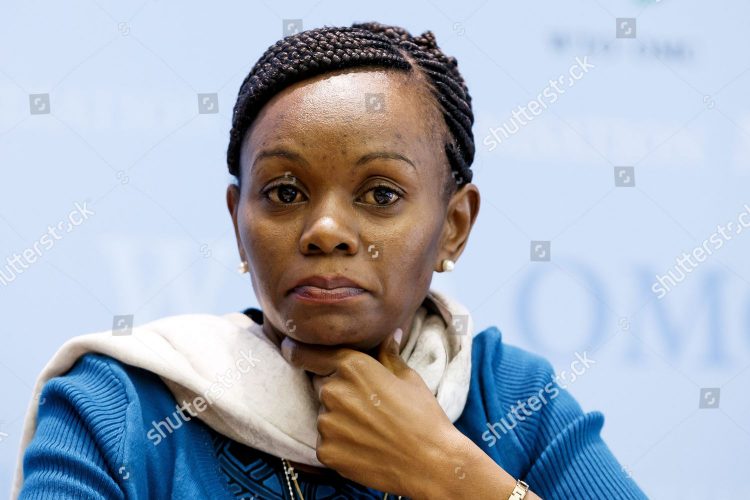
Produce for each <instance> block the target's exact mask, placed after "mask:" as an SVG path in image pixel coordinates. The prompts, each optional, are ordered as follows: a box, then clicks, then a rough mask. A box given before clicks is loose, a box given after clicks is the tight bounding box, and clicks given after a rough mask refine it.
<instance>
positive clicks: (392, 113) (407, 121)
mask: <svg viewBox="0 0 750 500" xmlns="http://www.w3.org/2000/svg"><path fill="white" fill-rule="evenodd" d="M420 78H421V77H420V76H418V75H417V73H416V71H411V72H403V71H396V70H387V69H374V68H367V69H364V68H360V69H354V70H342V71H337V72H334V73H326V74H323V75H319V76H317V77H315V78H311V79H308V80H304V81H302V82H299V83H296V84H294V85H291V86H289V87H287V88H285V89H284V90H282V91H281V92H279V93H278V94H276V95H275V96H274V97H273V98H272V99H271V100H270V101H269V102H268V103H267V104H266V105H265V106H264V107H263V109H262V110H261V111H260V113H259V114H258V116H257V118H256V119H255V120H254V122H253V124H252V126H251V128H250V129H249V130H248V132H247V134H246V135H245V140H244V142H243V146H242V157H243V158H244V159H242V160H241V161H242V162H243V164H244V162H245V161H246V160H247V159H248V158H251V157H252V152H253V150H256V151H257V149H259V148H261V147H265V146H271V145H273V144H276V143H278V142H283V143H292V144H295V145H297V146H299V147H303V148H305V147H310V148H313V147H330V146H336V147H337V148H338V149H339V150H344V151H362V150H364V149H366V148H368V147H379V146H390V147H398V148H402V149H404V150H405V151H409V152H410V153H411V154H412V155H414V156H422V157H423V158H422V160H423V161H426V160H427V157H429V158H432V159H434V158H438V157H439V155H440V154H442V145H441V143H440V142H438V141H440V140H441V138H442V134H443V126H442V125H444V124H442V117H440V115H439V113H438V111H437V108H436V103H435V101H434V97H432V96H431V95H430V94H429V91H428V90H427V88H426V87H425V86H424V84H423V83H422V80H421V79H420ZM435 124H438V125H439V126H437V127H436V126H435Z"/></svg>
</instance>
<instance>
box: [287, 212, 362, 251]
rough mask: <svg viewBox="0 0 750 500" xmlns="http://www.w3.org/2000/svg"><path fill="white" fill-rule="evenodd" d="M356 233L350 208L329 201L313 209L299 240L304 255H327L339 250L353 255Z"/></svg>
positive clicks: (355, 247)
mask: <svg viewBox="0 0 750 500" xmlns="http://www.w3.org/2000/svg"><path fill="white" fill-rule="evenodd" d="M358 241H359V239H358V232H357V230H356V221H355V220H354V216H353V215H352V214H351V207H350V206H349V207H344V206H342V204H341V203H336V202H335V201H334V200H329V201H326V202H324V203H321V204H320V206H318V207H316V208H314V209H313V210H312V212H311V213H310V217H309V218H308V223H307V224H306V225H305V229H304V231H303V232H302V236H301V238H300V251H301V252H302V254H304V255H314V254H318V253H322V254H329V253H333V252H334V251H335V250H341V251H343V252H344V253H345V254H348V255H354V254H356V253H357V250H358Z"/></svg>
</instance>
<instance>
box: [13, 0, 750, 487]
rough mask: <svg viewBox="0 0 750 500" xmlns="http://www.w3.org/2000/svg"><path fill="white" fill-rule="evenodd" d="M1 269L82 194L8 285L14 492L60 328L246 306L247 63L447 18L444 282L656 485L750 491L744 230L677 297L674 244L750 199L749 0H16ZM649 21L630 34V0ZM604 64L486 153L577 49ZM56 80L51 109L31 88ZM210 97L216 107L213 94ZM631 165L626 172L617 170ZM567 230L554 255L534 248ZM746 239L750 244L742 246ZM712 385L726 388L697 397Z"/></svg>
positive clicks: (95, 327) (749, 320)
mask: <svg viewBox="0 0 750 500" xmlns="http://www.w3.org/2000/svg"><path fill="white" fill-rule="evenodd" d="M2 11H3V14H2V16H0V18H1V20H0V26H1V29H0V169H2V177H0V179H2V183H1V184H0V186H2V192H1V193H2V194H1V195H0V267H2V266H3V265H4V264H5V259H6V257H10V256H12V254H13V253H14V252H15V253H18V252H21V251H23V249H25V248H29V247H30V246H32V245H33V243H34V242H35V241H38V240H39V238H40V237H41V235H42V234H44V233H45V232H46V231H47V226H48V225H50V224H56V223H57V222H58V221H60V220H62V219H64V218H65V217H67V214H68V213H69V212H70V211H71V210H73V209H74V208H75V203H76V202H78V203H79V204H82V203H83V202H87V203H88V206H89V207H90V209H91V210H93V211H94V212H95V215H93V216H91V217H90V218H89V219H88V220H86V221H85V222H84V223H83V224H81V225H79V226H76V227H74V228H73V230H72V231H70V232H69V233H66V234H65V235H64V237H63V238H62V239H60V240H59V241H56V242H55V244H54V246H53V247H52V248H50V249H49V250H48V251H46V252H45V253H44V254H43V255H42V257H41V258H40V259H39V260H38V261H37V262H35V263H34V264H33V265H31V266H30V267H29V268H28V269H27V270H25V271H24V272H23V273H21V274H19V275H17V276H15V279H14V280H13V281H12V282H10V283H8V284H6V285H4V286H3V285H0V314H1V315H2V318H3V323H4V326H3V329H2V337H1V340H2V343H1V344H0V381H1V382H0V391H2V392H1V393H0V394H1V395H2V404H1V405H0V432H2V434H0V470H1V471H2V473H1V474H0V490H2V491H8V489H9V488H10V482H11V478H12V473H13V470H14V467H15V460H16V452H17V447H18V443H19V440H20V433H21V429H22V421H23V415H24V413H25V411H26V406H27V403H28V401H29V398H30V397H31V392H32V387H33V383H34V380H35V379H36V376H37V374H38V373H39V371H40V370H41V368H42V367H43V366H44V364H45V363H46V361H47V360H48V359H49V358H50V357H51V355H52V354H53V353H54V351H55V350H56V349H57V348H58V347H59V346H60V345H61V344H62V343H63V342H64V341H65V340H66V339H68V338H70V337H72V336H75V335H79V334H82V333H90V332H94V331H102V330H106V329H109V328H110V327H111V325H112V318H113V316H114V315H117V314H133V315H134V318H135V323H136V324H141V323H145V322H147V321H149V320H152V319H155V318H158V317H161V316H165V315H171V314H178V313H186V312H210V313H224V312H229V311H234V310H240V309H241V308H245V307H247V306H249V305H255V304H256V302H255V298H254V296H253V293H252V288H251V287H250V284H249V281H248V279H247V275H244V276H240V275H238V274H237V273H236V271H235V269H236V266H237V264H238V258H237V250H236V244H235V241H234V234H233V231H232V227H231V221H230V218H229V215H228V213H227V210H226V205H225V188H226V185H227V183H228V182H229V181H230V177H229V175H228V173H227V171H226V164H225V151H226V145H227V139H228V131H229V127H230V118H231V110H232V106H233V105H234V101H235V99H236V94H237V90H238V89H239V85H240V83H241V82H242V79H243V78H244V76H245V75H246V73H247V72H248V71H249V69H250V67H251V66H252V64H253V63H254V62H255V61H256V60H257V58H258V57H259V56H260V55H261V54H262V52H263V51H264V50H265V49H266V48H267V47H268V46H269V45H271V44H272V43H274V42H275V41H276V40H278V39H279V38H280V37H281V36H282V26H283V21H282V20H283V19H302V21H303V26H304V28H305V29H307V28H313V27H319V26H323V25H349V24H351V23H352V22H354V21H369V20H377V21H380V22H384V23H388V24H398V25H401V26H404V27H405V28H407V29H409V30H410V31H411V32H412V33H413V34H415V35H416V34H419V33H421V32H422V31H424V30H427V29H430V30H432V31H433V32H434V33H435V34H436V37H437V40H438V44H439V45H440V46H441V48H442V49H443V50H444V51H445V52H446V53H448V54H449V55H454V56H456V57H457V58H458V60H459V69H460V71H461V72H462V74H463V76H464V77H465V79H466V81H467V83H468V85H469V89H470V92H471V95H472V97H473V105H474V113H475V116H476V123H475V127H474V134H475V140H476V145H477V158H476V161H475V164H474V172H475V178H474V182H475V184H477V185H478V186H479V188H480V190H481V193H482V206H481V211H480V214H479V218H478V221H477V224H476V226H475V228H474V231H473V233H472V235H471V238H470V241H469V245H468V247H467V249H466V251H465V252H464V254H463V255H462V257H461V259H460V260H459V261H458V263H457V266H456V269H455V271H454V272H453V273H450V274H443V275H436V276H435V279H434V282H433V284H434V286H435V287H436V288H438V289H440V290H443V291H444V292H446V293H448V294H450V295H452V296H453V297H455V298H457V299H459V300H461V301H462V302H463V303H464V304H466V305H467V306H468V307H469V308H470V310H471V313H472V315H473V317H474V321H475V324H476V326H477V329H478V330H481V329H484V328H486V327H487V326H490V325H496V326H497V327H498V328H499V329H500V330H501V331H502V332H503V335H504V339H505V341H507V342H509V343H512V344H516V345H519V346H521V347H524V348H526V349H529V350H532V351H534V352H537V353H539V354H541V355H543V356H545V357H547V358H548V359H549V360H550V361H551V362H552V363H553V364H554V365H555V367H556V369H559V370H562V369H569V366H570V363H571V362H572V361H574V360H575V359H576V357H575V353H583V352H584V351H585V352H586V353H587V355H588V357H589V358H590V359H593V360H594V361H595V364H594V365H593V366H591V367H590V368H589V369H588V370H587V371H586V372H585V373H584V374H583V375H582V376H581V377H580V378H578V379H577V380H576V381H575V382H574V383H571V384H569V390H570V391H571V392H572V393H573V394H574V396H575V397H576V398H577V399H578V401H579V402H580V403H581V405H582V406H583V408H584V409H585V410H600V411H602V412H604V414H605V415H606V422H605V426H604V428H603V431H602V432H603V436H604V438H605V440H606V441H607V443H608V444H609V446H610V447H611V448H612V450H613V451H614V453H615V455H616V456H617V457H618V459H619V460H620V461H621V463H622V464H623V466H624V467H625V470H624V471H623V473H628V474H632V476H633V477H634V479H635V480H636V481H637V482H638V483H639V485H641V486H642V488H643V489H644V490H645V491H646V493H647V494H649V495H650V496H652V497H653V498H704V497H706V496H708V495H716V497H718V498H729V497H731V496H734V495H737V496H740V495H742V494H743V493H746V492H747V491H748V488H747V486H746V485H745V475H746V473H747V470H748V466H749V465H750V418H749V417H750V401H749V400H748V399H749V398H748V396H747V394H748V390H747V386H745V384H746V383H749V382H750V370H748V368H750V286H748V285H749V284H750V281H748V280H750V262H749V261H748V250H749V249H750V235H748V234H747V232H750V231H747V232H746V233H743V234H737V235H734V236H733V237H732V239H731V240H729V241H726V243H725V244H724V246H723V247H722V248H721V249H719V250H717V251H716V252H715V253H714V254H713V255H711V256H710V257H709V258H708V259H707V260H706V261H705V262H703V263H701V264H700V265H699V266H698V267H697V268H696V269H695V270H693V271H692V272H691V273H690V274H689V275H688V276H687V277H686V278H685V279H684V280H683V281H682V282H681V283H679V284H678V285H677V286H676V287H675V288H674V290H672V291H671V292H670V293H669V294H667V295H666V296H665V297H664V298H663V299H658V298H657V297H656V295H655V294H654V293H653V292H652V291H651V284H652V282H653V281H654V277H655V275H656V274H657V273H658V274H666V272H667V271H668V270H669V269H670V268H671V267H672V266H673V265H674V264H675V259H676V258H677V257H679V256H680V255H681V254H682V252H683V251H691V250H692V249H693V248H694V247H697V246H700V245H701V243H702V241H703V240H704V239H706V238H709V236H711V235H712V234H713V233H714V232H716V226H717V224H726V223H727V222H728V221H732V220H736V219H737V217H738V216H739V214H740V213H741V212H743V211H744V210H745V208H744V205H745V204H750V189H748V188H749V187H750V182H749V181H750V178H749V177H748V176H749V174H750V105H749V103H748V98H747V88H748V85H750V52H749V51H748V50H747V48H748V47H749V46H750V43H749V42H750V32H748V30H747V25H748V21H750V4H749V3H747V2H742V1H740V0H734V1H720V2H711V3H708V2H698V1H696V0H692V1H691V0H688V1H681V2H677V1H674V0H664V1H660V2H654V1H646V0H640V1H636V0H621V1H604V0H601V1H596V0H580V1H569V2H540V1H527V2H514V3H511V2H492V3H491V2H487V1H474V0H465V1H462V2H449V1H437V0H431V1H415V2H410V3H408V4H407V3H406V2H403V1H399V2H395V1H390V0H381V1H378V2H368V3H365V2H362V3H360V4H357V5H353V4H351V3H344V2H332V1H325V0H322V1H319V2H317V3H313V2H309V3H308V2H284V3H280V2H276V3H271V2H270V1H267V2H243V3H228V2H212V3H210V4H208V3H202V2H201V3H198V2H175V1H167V0H156V1H154V0H147V1H145V2H123V1H114V0H111V1H108V0H97V1H93V0H89V1H76V2H42V1H30V2H12V3H11V2H7V1H5V2H3V3H2ZM618 17H630V18H633V17H635V18H636V19H637V24H636V26H637V30H636V33H637V36H636V38H634V39H632V38H631V39H627V38H619V39H618V38H616V36H615V34H616V18H618ZM584 56H587V58H588V61H589V63H591V64H593V65H594V67H593V68H591V69H590V71H589V72H588V73H586V74H585V75H584V76H583V78H581V79H580V80H579V81H576V82H575V84H574V85H573V86H571V87H569V88H566V89H565V93H564V94H561V95H560V96H559V99H557V101H556V102H555V103H554V104H552V105H550V106H549V107H548V109H546V110H544V111H543V112H542V113H541V114H540V115H539V116H536V117H534V119H533V121H531V122H529V123H528V124H527V125H525V126H523V127H521V128H520V130H519V131H518V132H517V133H515V134H513V135H511V136H510V137H508V139H507V140H504V141H503V142H502V143H501V144H500V145H498V146H497V147H496V148H494V149H492V150H490V148H489V147H487V145H485V144H484V143H483V140H484V138H485V137H486V136H487V134H488V133H489V132H488V131H489V129H490V127H499V126H501V125H502V124H503V123H505V122H508V121H509V119H510V117H511V113H512V111H513V110H514V109H516V108H517V107H518V106H521V105H525V104H527V103H528V102H529V101H530V100H531V99H533V98H534V97H535V96H536V95H537V94H538V93H540V92H542V90H543V89H544V88H545V87H546V86H547V85H548V81H549V80H550V79H555V78H557V77H558V76H560V75H564V74H567V71H568V68H570V66H571V65H573V64H575V62H576V57H581V58H582V57H584ZM45 93H46V94H49V99H50V100H49V106H50V109H51V113H49V114H31V113H30V101H29V95H30V94H45ZM199 93H217V94H218V106H219V112H218V113H215V114H201V113H199V112H198V99H197V94H199ZM617 166H633V167H634V173H635V186H633V187H616V186H615V182H614V181H615V177H614V175H613V172H614V168H615V167H617ZM532 240H548V241H551V260H550V261H549V262H531V261H530V242H531V241H532ZM743 255H744V257H743ZM701 388H719V389H720V398H719V407H718V408H712V409H701V408H699V399H700V396H699V394H700V390H701Z"/></svg>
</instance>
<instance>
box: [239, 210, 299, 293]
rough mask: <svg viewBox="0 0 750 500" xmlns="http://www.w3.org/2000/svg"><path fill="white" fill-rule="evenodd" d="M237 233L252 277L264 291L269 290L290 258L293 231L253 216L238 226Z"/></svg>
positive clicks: (293, 248)
mask: <svg viewBox="0 0 750 500" xmlns="http://www.w3.org/2000/svg"><path fill="white" fill-rule="evenodd" d="M240 232H241V234H242V242H243V247H244V248H245V252H246V254H247V258H248V260H249V262H250V267H251V269H252V272H253V275H255V276H257V277H258V278H259V282H260V284H261V286H263V287H264V288H268V287H270V286H272V285H273V284H274V283H276V282H277V280H278V277H279V275H280V274H282V273H283V270H284V268H285V267H286V261H287V259H289V258H290V256H292V255H293V254H294V252H293V251H294V250H295V249H296V247H295V243H294V241H293V237H292V235H293V234H294V231H292V230H289V228H284V227H281V226H280V225H279V223H278V222H269V221H268V220H264V219H263V218H261V217H257V216H256V217H247V218H246V219H245V221H244V223H242V224H240Z"/></svg>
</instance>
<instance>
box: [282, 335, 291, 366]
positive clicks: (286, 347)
mask: <svg viewBox="0 0 750 500" xmlns="http://www.w3.org/2000/svg"><path fill="white" fill-rule="evenodd" d="M293 342H294V341H293V340H292V339H290V338H289V337H284V339H283V340H282V341H281V355H282V356H283V357H284V359H286V360H287V361H289V353H290V351H291V350H292V347H294V343H293Z"/></svg>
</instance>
